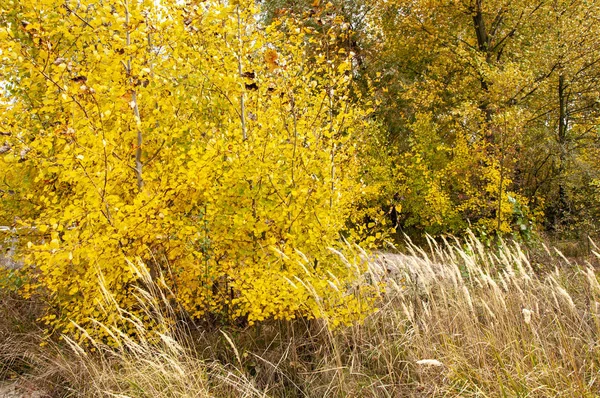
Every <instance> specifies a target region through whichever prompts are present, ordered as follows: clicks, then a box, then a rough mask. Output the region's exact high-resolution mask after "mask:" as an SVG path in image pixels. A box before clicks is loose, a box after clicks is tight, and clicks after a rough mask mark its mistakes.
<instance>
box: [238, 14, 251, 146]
mask: <svg viewBox="0 0 600 398" xmlns="http://www.w3.org/2000/svg"><path fill="white" fill-rule="evenodd" d="M236 12H237V24H238V40H239V46H240V47H239V50H238V73H239V75H240V79H243V76H242V74H243V68H242V53H243V48H244V47H243V46H244V42H243V41H242V22H241V18H240V6H239V4H238V6H237V8H236ZM244 100H245V98H244V82H243V81H242V93H241V94H240V119H241V121H242V137H243V138H244V141H245V140H246V139H248V133H247V132H246V110H245V104H244Z"/></svg>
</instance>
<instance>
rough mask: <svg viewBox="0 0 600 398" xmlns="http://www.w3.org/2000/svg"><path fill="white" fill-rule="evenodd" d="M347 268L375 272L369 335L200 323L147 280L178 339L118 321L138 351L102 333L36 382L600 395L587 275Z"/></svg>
mask: <svg viewBox="0 0 600 398" xmlns="http://www.w3.org/2000/svg"><path fill="white" fill-rule="evenodd" d="M597 252H600V250H597V251H596V252H595V253H594V254H595V256H596V257H597V258H600V254H598V253H597ZM344 258H345V261H347V262H348V264H349V265H355V264H356V262H360V261H366V260H368V263H369V271H368V272H367V273H366V274H363V275H361V277H360V280H359V281H357V283H368V284H372V285H377V286H381V291H380V295H379V298H378V302H377V310H376V311H375V312H374V313H373V314H371V315H370V316H369V317H367V319H366V321H365V322H363V323H362V324H356V325H354V326H352V327H347V328H338V329H335V330H332V329H331V328H330V327H329V325H328V322H327V320H326V319H325V320H320V321H305V320H296V321H294V322H266V323H264V324H261V325H257V326H255V327H251V328H234V327H229V328H220V329H218V330H217V329H216V328H214V327H213V328H211V327H209V325H202V326H198V325H192V324H191V323H189V322H187V323H186V322H183V321H181V316H180V315H178V314H177V311H176V309H174V308H172V307H170V306H169V300H167V299H166V297H165V296H164V295H163V293H164V289H162V288H161V287H160V286H159V285H158V284H157V282H155V281H152V280H150V279H149V276H148V275H147V274H144V273H143V272H142V271H140V275H141V277H143V278H145V284H144V286H145V288H144V289H140V290H139V291H138V297H139V300H140V303H141V304H142V305H143V306H144V308H146V311H147V315H149V316H150V315H151V316H153V317H154V319H155V320H157V321H158V323H159V324H162V325H168V327H165V328H163V329H162V330H160V328H159V329H157V330H154V331H150V330H146V329H145V327H144V323H142V322H141V320H140V319H138V318H136V317H135V316H134V315H132V314H128V313H126V312H125V311H122V310H121V311H120V315H121V317H122V319H123V320H124V321H126V322H129V323H130V324H132V325H134V327H135V328H136V329H137V333H136V338H135V339H133V338H131V337H129V335H127V334H124V333H122V332H121V331H120V330H118V329H116V328H111V327H109V326H106V325H99V327H104V328H106V330H107V331H108V332H109V333H111V334H112V336H113V342H116V344H112V345H110V346H109V345H106V344H103V343H101V342H98V341H94V340H92V339H91V338H89V339H88V340H87V341H86V342H85V343H86V344H82V343H81V342H75V341H73V340H71V339H69V338H65V339H64V343H63V345H62V346H58V345H55V346H54V348H53V351H52V350H49V349H47V350H46V351H42V352H41V353H39V352H38V353H36V354H35V355H33V356H32V357H35V358H37V359H34V360H31V361H30V362H31V363H30V365H29V366H30V368H29V373H30V374H35V373H37V374H43V372H44V369H46V372H48V370H47V369H48V368H49V367H48V366H47V365H44V361H46V362H47V363H51V364H52V365H51V368H52V369H54V371H53V372H52V377H50V379H53V380H57V381H56V382H55V383H58V384H60V385H61V386H62V388H61V389H55V393H54V394H55V395H56V396H59V395H60V394H62V396H68V395H69V394H71V396H81V397H101V396H102V397H103V396H113V397H150V396H152V397H209V396H214V397H242V396H246V397H426V396H440V397H442V396H444V397H457V396H460V397H595V396H600V381H599V379H598V377H599V376H600V372H599V370H600V343H599V341H600V340H599V333H600V284H599V282H598V271H597V270H596V269H594V268H593V267H592V266H591V265H590V264H589V263H586V262H585V261H581V260H578V261H574V260H569V259H567V258H565V257H564V256H562V255H561V254H560V253H559V252H557V251H553V250H547V249H546V250H545V251H544V252H543V256H541V257H540V256H536V258H538V260H536V262H533V261H532V260H531V258H532V256H531V255H530V254H527V253H526V252H525V251H524V249H522V248H521V247H520V246H519V245H517V244H514V243H506V244H503V245H501V246H500V247H498V248H493V249H490V248H486V247H484V245H483V244H481V242H479V241H478V240H477V239H475V238H474V237H470V238H468V239H467V240H465V241H450V242H448V241H443V242H436V241H434V240H433V239H430V240H429V246H428V247H426V248H419V247H417V246H415V245H412V244H411V243H410V242H408V243H407V245H406V250H405V253H404V254H392V253H389V252H388V253H385V254H383V253H379V254H374V255H373V254H372V255H367V254H366V253H361V252H360V251H359V250H358V249H354V253H353V254H351V255H350V254H348V253H347V254H346V256H345V257H344ZM540 258H541V259H542V260H540ZM589 260H590V261H591V260H592V259H589ZM140 269H141V268H140ZM352 291H353V290H352V287H350V286H349V287H348V294H352ZM106 299H107V303H109V302H110V295H109V294H108V292H107V294H106ZM15 344H17V345H18V342H15ZM49 352H53V354H52V355H50V354H48V353H49ZM0 355H1V354H0ZM0 358H2V357H0ZM40 358H43V359H40ZM38 379H39V378H38Z"/></svg>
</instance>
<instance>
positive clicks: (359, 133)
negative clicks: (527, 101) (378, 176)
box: [0, 0, 373, 332]
mask: <svg viewBox="0 0 600 398" xmlns="http://www.w3.org/2000/svg"><path fill="white" fill-rule="evenodd" d="M242 3H243V4H242ZM0 4H1V5H2V6H1V8H0V49H1V51H2V52H1V54H0V57H1V62H0V65H1V66H0V76H1V77H0V80H2V81H3V83H2V87H1V88H0V89H1V91H2V94H3V96H2V99H1V100H0V107H1V108H2V109H1V110H0V112H1V113H2V116H1V117H0V131H2V132H3V135H4V136H5V138H6V142H7V145H9V146H10V150H9V151H7V152H6V153H4V154H3V155H1V156H0V180H2V181H3V182H2V184H3V186H4V188H3V189H4V190H5V191H6V192H7V193H5V194H3V196H2V199H1V202H0V220H1V221H2V223H4V224H5V225H6V224H8V225H13V226H15V227H16V229H17V230H18V231H20V232H19V238H20V242H21V247H20V249H21V250H20V253H21V255H22V258H23V261H24V262H25V270H26V272H27V274H28V276H29V283H27V284H26V286H25V291H26V293H27V294H44V295H45V297H47V298H48V302H49V312H48V316H47V317H46V320H47V321H48V323H49V324H50V325H52V326H53V327H55V328H56V329H57V330H59V331H62V332H65V331H66V332H73V331H74V327H73V326H72V323H70V321H74V322H76V323H78V324H80V325H84V326H86V325H87V326H89V327H90V328H91V323H90V321H89V320H90V318H96V319H102V317H103V316H107V315H106V314H105V313H103V311H102V309H101V308H100V307H101V305H102V300H103V298H102V297H103V296H102V292H101V291H100V289H99V287H98V279H99V278H102V280H103V283H104V285H105V286H106V287H107V288H108V289H110V290H111V292H112V293H113V294H114V297H115V298H116V299H117V300H118V305H119V306H120V307H121V308H125V309H128V310H132V311H133V310H135V308H134V307H135V303H136V300H135V298H134V293H135V290H134V286H135V284H136V275H135V273H134V272H133V271H132V270H131V267H130V266H129V265H128V262H127V261H126V259H128V258H130V259H131V258H140V259H141V260H142V261H143V262H144V264H146V266H147V267H148V269H149V271H150V273H151V274H153V275H154V276H156V277H158V276H159V275H162V277H163V278H164V282H165V284H166V285H167V286H168V288H169V290H170V291H171V292H172V294H173V296H174V299H176V300H177V303H178V305H180V306H181V308H183V309H184V310H185V311H187V312H188V313H189V314H191V315H192V316H193V317H201V316H203V315H205V314H207V313H213V314H218V315H221V316H224V317H229V318H238V317H246V318H247V320H248V321H249V322H250V323H253V322H255V321H261V320H264V319H266V318H283V319H289V318H294V317H295V316H308V317H315V316H328V317H330V318H331V319H333V322H334V323H336V324H337V323H339V322H350V321H352V320H353V319H356V318H357V317H359V316H360V314H361V313H362V312H363V310H364V308H363V306H364V304H363V302H362V301H361V300H360V299H357V295H356V292H354V293H350V292H349V290H348V285H349V280H350V279H349V278H350V277H351V276H352V274H353V273H354V272H356V270H354V269H352V268H351V267H348V266H347V265H346V264H344V263H342V262H340V261H339V259H337V257H336V256H334V255H332V254H331V253H329V252H328V251H327V250H326V248H327V247H328V246H334V247H335V246H337V245H339V242H340V237H339V234H340V231H342V230H344V229H345V228H346V224H345V223H346V220H347V219H348V217H349V215H350V214H351V213H352V211H353V208H354V207H355V199H354V198H355V197H359V195H360V190H361V184H359V183H357V181H358V179H357V173H358V171H357V170H358V164H357V154H358V152H359V150H360V148H361V147H362V146H363V145H365V142H366V140H367V139H368V132H369V130H370V129H372V128H373V127H372V126H371V124H370V122H369V119H368V116H369V112H370V111H369V108H370V105H369V104H368V103H366V104H364V106H362V107H360V108H359V107H358V106H356V105H353V103H354V102H350V96H351V68H352V66H351V63H350V59H349V58H348V57H347V55H345V54H330V53H328V51H327V48H326V39H325V40H322V39H319V40H320V41H319V40H317V39H318V37H317V36H318V33H317V32H314V31H311V30H310V29H307V28H302V29H300V27H299V26H300V25H298V24H296V23H295V22H294V20H293V19H291V18H287V19H280V20H277V21H276V22H275V23H274V25H271V26H262V25H261V24H260V22H259V18H258V17H257V15H258V14H257V10H255V9H254V6H253V2H251V1H245V2H238V3H235V4H233V3H232V2H221V1H204V2H187V3H186V2H180V1H175V0H164V1H160V2H155V1H127V0H125V1H120V2H115V1H104V0H85V1H77V2H75V1H69V0H67V1H64V0H42V1H39V0H23V1H16V0H11V1H8V0H4V1H2V2H1V3H0ZM284 34H285V36H284ZM326 37H327V36H326V33H325V38H326ZM316 42H323V43H324V44H323V47H322V48H321V49H320V50H319V51H315V44H314V43H316ZM309 43H310V44H311V46H310V51H308V50H307V48H308V44H309ZM309 62H310V64H311V65H312V67H311V68H310V69H309V68H308V67H307V65H308V63H309ZM354 101H356V98H354ZM5 188H6V189H5ZM9 191H10V192H9ZM299 252H302V253H307V255H309V257H308V258H307V257H304V255H301V254H299ZM334 287H335V288H334Z"/></svg>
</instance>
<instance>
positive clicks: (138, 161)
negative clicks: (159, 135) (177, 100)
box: [124, 0, 144, 191]
mask: <svg viewBox="0 0 600 398" xmlns="http://www.w3.org/2000/svg"><path fill="white" fill-rule="evenodd" d="M124 4H125V25H126V32H127V37H126V39H127V48H128V49H129V47H130V46H131V33H130V31H129V4H128V2H127V0H125V2H124ZM131 60H132V56H131V55H130V56H129V59H128V60H127V75H128V77H129V80H130V82H133V77H132V74H131ZM131 104H132V107H133V114H134V115H135V121H136V124H137V123H139V121H140V120H141V118H140V109H139V107H138V100H137V92H136V91H135V90H132V92H131ZM143 142H144V137H143V135H142V130H141V129H140V128H139V127H138V128H137V147H136V149H135V174H136V177H137V186H138V189H139V190H140V191H141V190H142V188H143V187H144V179H143V177H142V169H143V163H142V144H143Z"/></svg>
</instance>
